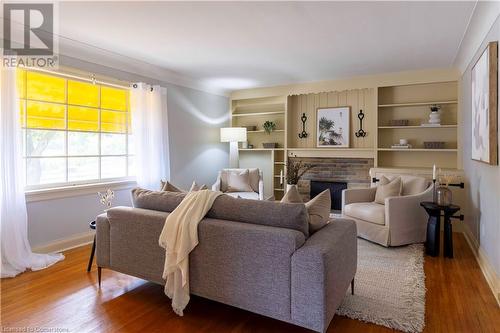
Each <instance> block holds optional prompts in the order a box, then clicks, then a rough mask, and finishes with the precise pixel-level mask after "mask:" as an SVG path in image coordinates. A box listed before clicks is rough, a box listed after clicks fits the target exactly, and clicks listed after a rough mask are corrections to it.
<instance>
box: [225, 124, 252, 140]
mask: <svg viewBox="0 0 500 333" xmlns="http://www.w3.org/2000/svg"><path fill="white" fill-rule="evenodd" d="M244 141H247V129H246V128H245V127H223V128H221V129H220V142H244Z"/></svg>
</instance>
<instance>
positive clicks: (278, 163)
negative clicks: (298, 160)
mask: <svg viewBox="0 0 500 333" xmlns="http://www.w3.org/2000/svg"><path fill="white" fill-rule="evenodd" d="M274 164H276V165H285V162H274Z"/></svg>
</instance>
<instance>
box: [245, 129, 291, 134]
mask: <svg viewBox="0 0 500 333" xmlns="http://www.w3.org/2000/svg"><path fill="white" fill-rule="evenodd" d="M284 131H285V130H282V129H279V130H274V131H273V132H284ZM247 133H265V131H264V130H256V131H247Z"/></svg>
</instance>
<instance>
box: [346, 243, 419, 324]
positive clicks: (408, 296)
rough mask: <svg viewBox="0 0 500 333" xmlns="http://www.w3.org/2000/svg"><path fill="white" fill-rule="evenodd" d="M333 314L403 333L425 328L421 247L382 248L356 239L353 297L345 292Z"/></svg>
mask: <svg viewBox="0 0 500 333" xmlns="http://www.w3.org/2000/svg"><path fill="white" fill-rule="evenodd" d="M337 314H338V315H341V316H346V317H349V318H352V319H358V320H362V321H366V322H370V323H375V324H378V325H382V326H386V327H389V328H393V329H397V330H400V331H403V332H410V333H414V332H422V330H423V329H424V325H425V273H424V249H423V245H421V244H415V245H409V246H403V247H395V248H385V247H383V246H380V245H377V244H373V243H370V242H368V241H365V240H363V239H358V270H357V272H356V277H355V287H354V295H351V290H350V288H349V290H348V293H347V294H346V296H345V298H344V300H343V302H342V304H341V306H340V308H339V309H338V310H337Z"/></svg>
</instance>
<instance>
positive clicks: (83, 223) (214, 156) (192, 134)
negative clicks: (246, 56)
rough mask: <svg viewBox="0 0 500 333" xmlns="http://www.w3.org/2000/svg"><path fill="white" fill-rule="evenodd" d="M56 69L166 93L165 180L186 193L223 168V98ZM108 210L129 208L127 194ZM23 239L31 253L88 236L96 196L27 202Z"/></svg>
mask: <svg viewBox="0 0 500 333" xmlns="http://www.w3.org/2000/svg"><path fill="white" fill-rule="evenodd" d="M60 61H61V65H63V66H67V67H72V68H77V69H80V70H82V71H86V72H91V73H96V74H101V75H105V76H109V77H112V78H115V79H119V80H124V81H130V82H137V81H142V82H146V83H153V84H160V85H161V86H163V87H166V88H167V103H168V105H167V108H168V130H169V150H170V177H171V180H172V182H173V183H174V184H176V185H178V186H180V187H183V188H189V186H190V185H191V183H192V182H193V180H196V181H197V182H198V183H200V184H202V183H205V184H207V185H211V184H212V183H214V182H215V179H216V177H217V171H218V170H220V169H222V168H225V167H227V166H228V165H229V146H228V145H227V144H224V143H220V142H219V128H220V127H224V126H228V124H229V102H228V98H227V97H224V96H218V95H213V94H209V93H205V92H202V91H198V90H194V89H190V88H185V87H181V86H177V85H174V84H171V83H166V82H161V81H158V80H154V79H150V78H147V77H143V76H140V75H136V74H132V73H127V72H124V71H119V70H116V69H113V68H109V67H104V66H100V65H98V64H95V63H90V62H86V61H82V60H79V59H75V58H70V57H65V56H61V58H60ZM115 193H116V198H115V200H114V205H126V206H129V205H131V200H130V190H120V191H116V192H115ZM27 206H28V237H29V240H30V243H31V246H32V247H33V248H36V247H40V246H43V245H46V244H49V243H51V242H54V241H56V240H62V239H65V238H69V237H72V236H75V235H78V234H82V233H85V232H88V230H89V228H88V222H89V221H91V220H92V219H93V218H94V217H95V216H96V215H97V214H99V213H101V212H102V210H103V207H102V205H101V204H100V203H99V202H98V200H97V195H84V196H78V197H69V198H64V199H55V200H45V201H37V202H30V203H28V204H27Z"/></svg>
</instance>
